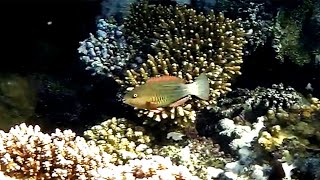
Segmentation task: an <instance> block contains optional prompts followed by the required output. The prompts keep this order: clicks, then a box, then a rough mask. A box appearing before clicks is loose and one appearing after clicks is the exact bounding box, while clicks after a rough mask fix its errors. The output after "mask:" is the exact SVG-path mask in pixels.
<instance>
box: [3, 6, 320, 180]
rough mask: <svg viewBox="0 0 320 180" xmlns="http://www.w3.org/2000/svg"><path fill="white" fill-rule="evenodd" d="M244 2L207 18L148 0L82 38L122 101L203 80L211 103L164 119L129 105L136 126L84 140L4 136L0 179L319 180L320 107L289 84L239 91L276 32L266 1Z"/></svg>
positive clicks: (33, 130)
mask: <svg viewBox="0 0 320 180" xmlns="http://www.w3.org/2000/svg"><path fill="white" fill-rule="evenodd" d="M106 2H107V1H106ZM179 2H181V1H179ZM227 2H228V1H226V3H227ZM240 2H242V4H238V6H244V7H243V8H242V9H241V10H240V9H239V10H237V13H235V8H237V6H234V5H235V4H232V3H231V2H229V3H231V5H230V6H231V7H233V8H231V9H229V10H224V11H221V12H219V11H214V10H207V11H205V12H204V11H203V12H202V11H200V10H198V9H199V8H198V9H197V8H192V6H187V5H183V3H182V4H179V3H178V4H176V5H167V4H166V5H164V4H163V5H161V4H158V3H157V4H155V3H152V2H151V1H150V2H149V1H146V0H143V1H139V2H136V3H133V4H132V5H131V6H130V8H129V9H130V10H129V13H128V15H127V16H126V17H125V19H124V21H123V22H117V21H115V20H113V19H112V18H110V19H100V20H98V21H97V31H96V32H95V33H92V34H90V35H89V37H88V38H87V39H85V40H84V41H82V42H80V47H79V49H78V52H79V55H80V61H81V63H83V64H84V65H85V66H86V70H87V71H89V72H90V73H91V74H92V75H93V76H102V77H105V78H110V79H113V80H114V81H115V82H117V83H118V84H119V87H120V89H119V96H120V97H124V95H125V94H126V93H128V92H130V91H132V90H133V89H135V88H136V87H139V86H141V85H143V84H145V83H146V82H147V81H148V80H149V79H150V78H153V77H162V76H176V77H178V78H181V79H182V80H184V81H185V83H187V84H190V83H193V82H195V80H196V78H197V77H198V76H199V75H200V74H202V73H204V74H205V75H206V76H207V77H208V80H209V87H210V88H209V89H210V91H209V99H208V100H203V99H200V98H195V97H190V98H189V99H188V100H187V101H186V102H184V103H182V104H179V105H178V106H176V107H170V106H168V107H163V108H162V109H161V110H158V111H154V110H152V109H139V108H137V107H127V106H126V105H125V104H124V105H123V106H124V107H125V108H130V110H131V111H132V112H133V114H134V115H135V119H138V121H140V122H135V121H132V120H130V119H127V118H124V117H112V118H106V119H105V121H104V122H102V123H101V124H99V125H95V126H93V127H91V128H90V129H88V130H86V131H85V132H84V136H83V137H80V136H77V135H75V133H74V132H72V131H71V130H64V131H62V130H59V129H57V130H56V131H55V132H54V133H51V134H46V133H44V132H41V130H40V127H39V126H31V125H30V126H28V125H26V124H20V125H16V126H15V127H12V128H11V130H10V131H9V132H4V131H0V172H1V173H0V177H1V178H0V179H94V180H101V179H106V180H107V179H110V180H111V179H168V180H171V179H172V180H173V179H175V180H191V179H234V180H236V179H237V180H238V179H257V180H267V179H270V178H271V179H272V177H275V178H276V179H279V178H280V179H281V178H286V179H298V178H297V177H298V175H297V174H298V173H301V174H304V173H308V174H310V175H311V176H312V177H314V179H320V169H319V165H320V157H319V156H320V155H319V149H320V147H319V145H320V143H319V142H320V128H317V127H320V121H319V115H320V101H319V100H318V99H317V98H315V97H311V98H305V97H303V96H302V95H301V94H300V93H298V92H297V91H296V90H295V89H294V88H292V87H289V86H286V85H283V84H275V85H273V86H272V87H257V88H256V89H253V90H249V89H241V88H233V89H232V88H231V85H232V83H233V82H234V81H235V80H236V77H237V76H239V75H241V67H242V65H243V57H244V56H245V55H249V54H250V53H251V52H253V51H254V50H255V49H256V48H257V47H258V46H263V45H264V44H265V41H266V37H267V36H269V35H270V32H271V27H270V26H271V23H270V22H271V19H272V18H270V16H269V15H270V14H268V12H267V11H266V10H265V9H264V7H265V4H264V3H261V4H256V3H244V2H247V1H240ZM197 3H199V4H201V3H200V1H199V2H198V1H197ZM197 3H196V4H197ZM204 4H205V3H204ZM237 9H238V8H237ZM223 12H225V14H224V13H223ZM230 12H234V14H238V15H239V14H241V15H247V16H248V17H247V18H244V19H241V18H237V19H235V18H232V17H227V14H230ZM277 22H278V21H277ZM248 52H250V53H248ZM204 112H206V113H204ZM197 121H199V122H202V123H204V124H205V128H203V129H199V128H196V122H197ZM200 128H201V127H200ZM198 131H199V132H203V131H207V132H206V133H204V134H206V135H207V137H204V136H201V135H200V133H198ZM208 134H209V135H208ZM317 152H318V153H317ZM275 172H278V173H275Z"/></svg>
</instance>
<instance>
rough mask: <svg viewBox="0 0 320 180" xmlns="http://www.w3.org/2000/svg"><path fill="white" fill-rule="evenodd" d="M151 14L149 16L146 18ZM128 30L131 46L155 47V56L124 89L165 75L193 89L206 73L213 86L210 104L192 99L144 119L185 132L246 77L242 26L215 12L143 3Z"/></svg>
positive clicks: (147, 113) (135, 72)
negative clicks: (184, 128)
mask: <svg viewBox="0 0 320 180" xmlns="http://www.w3.org/2000/svg"><path fill="white" fill-rule="evenodd" d="M163 12H165V13H163ZM147 13H148V16H143V15H144V14H147ZM151 17H152V18H151ZM150 18H151V19H150ZM138 22H139V24H140V25H138V24H137V23H138ZM125 28H126V33H127V34H128V35H129V37H131V38H130V41H131V42H142V40H144V41H143V42H145V41H147V40H149V42H150V41H152V42H153V43H152V45H151V46H152V50H153V51H154V52H155V53H154V54H153V55H152V54H148V56H147V59H146V60H145V61H144V63H142V64H141V65H140V67H139V68H134V69H128V70H127V71H126V75H125V76H126V77H125V80H124V81H122V85H123V86H124V87H126V88H127V89H133V88H134V87H136V86H139V85H141V84H144V83H145V82H146V80H147V79H149V78H150V77H157V76H162V75H171V76H177V77H180V78H182V79H185V80H186V82H187V83H191V82H193V81H194V80H195V78H197V77H198V76H199V75H200V74H201V73H203V72H205V73H206V74H207V76H208V78H209V81H210V99H209V100H208V101H204V100H200V99H198V98H192V99H191V100H189V101H187V102H186V103H185V104H184V105H183V106H178V107H176V108H165V109H164V111H162V112H151V111H149V110H138V116H145V117H147V118H152V119H154V120H156V121H162V120H166V119H168V120H171V119H174V120H175V123H176V124H179V125H182V126H184V125H186V124H185V123H187V124H188V123H190V122H193V121H194V120H195V117H196V111H198V110H200V109H203V108H206V107H209V106H210V105H212V104H215V103H216V98H217V97H219V96H220V95H222V94H225V93H227V92H229V91H231V88H230V86H231V80H232V79H234V78H235V77H236V76H237V75H240V74H241V72H240V69H241V64H242V62H243V61H242V56H243V45H244V44H245V43H246V41H245V39H244V30H243V28H242V26H241V23H240V20H235V21H234V20H231V19H229V18H225V17H224V15H223V14H222V13H218V14H215V13H214V12H213V11H212V12H210V13H209V14H203V13H198V12H196V11H195V10H194V9H191V8H187V7H186V6H180V5H177V6H175V7H173V6H161V5H156V6H154V5H149V4H147V3H146V2H142V3H140V4H137V5H136V6H133V8H132V12H131V15H130V16H129V18H128V19H127V21H126V22H125ZM146 39H147V40H146ZM136 44H138V43H136ZM171 121H172V120H171Z"/></svg>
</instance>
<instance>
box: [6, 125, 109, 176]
mask: <svg viewBox="0 0 320 180" xmlns="http://www.w3.org/2000/svg"><path fill="white" fill-rule="evenodd" d="M109 156H110V155H108V154H107V153H103V152H101V151H100V149H99V148H98V147H97V146H95V145H94V144H87V143H86V141H85V140H84V139H83V138H81V137H77V136H76V135H75V133H73V132H71V131H70V130H65V131H60V130H58V129H57V130H56V132H55V133H52V134H51V135H49V134H44V133H42V132H41V131H40V128H39V126H34V127H33V126H29V127H27V126H26V125H25V124H21V125H19V126H16V127H14V128H11V130H10V131H9V133H5V132H3V131H0V157H1V158H0V170H1V171H3V172H4V173H5V174H6V175H8V176H11V177H15V178H19V179H21V178H23V179H24V178H31V179H51V178H57V179H86V178H94V177H95V173H97V172H96V171H97V169H98V168H103V167H107V164H108V163H109V159H110V157H109Z"/></svg>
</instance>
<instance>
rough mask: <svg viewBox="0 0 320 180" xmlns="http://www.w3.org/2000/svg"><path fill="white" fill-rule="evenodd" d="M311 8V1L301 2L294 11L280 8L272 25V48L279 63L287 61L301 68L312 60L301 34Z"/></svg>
mask: <svg viewBox="0 0 320 180" xmlns="http://www.w3.org/2000/svg"><path fill="white" fill-rule="evenodd" d="M312 7H313V2H312V0H307V1H301V3H300V4H299V5H298V6H297V7H295V8H294V9H285V8H282V9H281V10H280V11H279V12H278V14H277V17H276V20H275V24H274V25H273V42H272V47H273V49H274V51H275V52H276V53H277V55H276V58H277V59H279V60H280V61H281V62H284V60H286V59H288V60H289V61H290V62H293V63H294V64H296V65H299V66H302V65H305V64H308V63H310V61H311V60H312V57H311V53H310V50H311V49H310V48H311V47H308V45H307V43H306V41H305V40H306V38H305V37H304V34H303V28H304V24H305V22H306V21H308V20H307V18H308V13H309V11H310V10H311V9H312Z"/></svg>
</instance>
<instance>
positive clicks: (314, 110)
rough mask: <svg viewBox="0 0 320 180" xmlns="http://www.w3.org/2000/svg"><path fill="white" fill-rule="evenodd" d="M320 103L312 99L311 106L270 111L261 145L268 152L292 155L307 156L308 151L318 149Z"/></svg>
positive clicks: (319, 138) (260, 139) (262, 134)
mask: <svg viewBox="0 0 320 180" xmlns="http://www.w3.org/2000/svg"><path fill="white" fill-rule="evenodd" d="M319 105H320V101H319V100H318V99H317V98H312V99H311V104H310V105H302V106H298V107H294V108H290V109H288V110H283V109H278V110H269V111H268V113H267V115H266V117H267V121H266V123H265V124H266V127H267V129H266V130H265V131H263V132H262V133H261V136H260V138H259V143H260V144H261V145H262V147H264V149H265V150H267V151H275V150H280V151H282V150H284V149H282V148H283V146H282V145H283V144H286V146H285V150H286V151H289V153H290V154H292V155H293V154H296V153H299V154H305V155H306V154H307V153H305V151H306V150H308V149H310V150H312V149H318V148H320V147H319V144H320V143H319V140H320V136H319V135H320V131H319V129H318V128H316V127H319V125H320V122H319V120H318V118H319V113H320V111H319V108H320V106H319Z"/></svg>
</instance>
